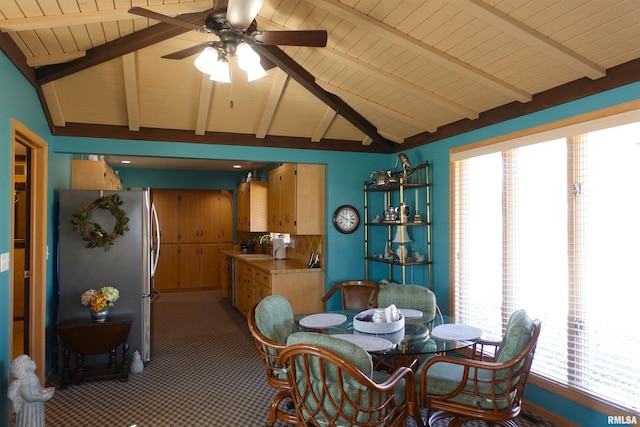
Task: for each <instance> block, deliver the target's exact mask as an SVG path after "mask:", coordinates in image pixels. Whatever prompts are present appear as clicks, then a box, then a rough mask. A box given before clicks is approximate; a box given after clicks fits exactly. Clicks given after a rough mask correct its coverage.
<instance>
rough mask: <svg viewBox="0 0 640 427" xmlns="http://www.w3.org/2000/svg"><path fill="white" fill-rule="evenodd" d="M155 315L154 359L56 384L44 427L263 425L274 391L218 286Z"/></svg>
mask: <svg viewBox="0 0 640 427" xmlns="http://www.w3.org/2000/svg"><path fill="white" fill-rule="evenodd" d="M153 316H154V324H153V327H154V347H153V353H152V360H151V362H150V363H149V364H148V365H147V366H146V367H145V369H144V371H143V372H142V373H141V374H136V375H131V376H130V377H129V381H127V382H119V381H97V382H90V383H85V384H82V385H72V386H69V387H68V388H67V389H66V390H57V391H56V394H55V395H54V397H53V398H52V399H51V400H50V401H49V402H47V403H46V406H45V413H46V425H47V426H48V427H73V426H82V427H89V426H106V427H112V426H113V427H116V426H117V427H127V426H133V425H135V426H138V427H165V426H166V427H180V426H199V427H205V426H211V427H218V426H219V427H235V426H238V427H251V426H265V425H266V422H267V419H268V406H269V402H270V400H271V397H272V396H273V394H274V392H273V390H272V389H271V388H270V387H268V386H267V384H266V379H265V373H264V371H263V368H262V366H261V364H260V361H259V359H258V353H257V350H256V349H255V347H254V344H253V340H252V338H251V335H250V334H249V331H248V329H247V325H246V320H245V319H244V317H242V315H241V314H240V313H239V312H237V311H236V310H235V309H233V308H232V307H231V306H230V304H229V303H228V301H227V300H225V299H224V298H222V296H221V294H220V293H219V292H216V291H208V292H190V293H167V294H163V295H162V296H161V297H160V299H159V300H158V301H157V302H156V303H155V304H154V312H153ZM51 385H54V386H57V385H58V384H57V382H55V380H54V383H53V384H51ZM518 422H519V425H520V426H521V427H530V426H549V425H550V424H546V423H544V422H541V423H537V424H536V423H535V422H532V421H529V420H527V419H524V418H523V417H520V419H519V421H518ZM285 425H286V424H281V423H277V424H276V426H285ZM409 425H412V424H411V423H410V424H409ZM478 425H481V424H478Z"/></svg>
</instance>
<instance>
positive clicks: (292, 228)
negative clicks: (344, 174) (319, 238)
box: [268, 163, 324, 235]
mask: <svg viewBox="0 0 640 427" xmlns="http://www.w3.org/2000/svg"><path fill="white" fill-rule="evenodd" d="M268 213H269V224H268V227H269V231H271V232H279V233H290V234H298V235H305V234H306V235H313V234H324V165H310V164H296V163H286V164H284V165H282V166H280V167H277V168H276V169H273V170H272V171H271V172H269V203H268Z"/></svg>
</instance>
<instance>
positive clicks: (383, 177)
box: [369, 171, 389, 187]
mask: <svg viewBox="0 0 640 427" xmlns="http://www.w3.org/2000/svg"><path fill="white" fill-rule="evenodd" d="M369 177H370V178H371V182H372V183H373V185H375V186H376V187H377V186H380V185H387V184H388V183H389V175H388V174H387V172H385V171H373V172H371V175H370V176H369Z"/></svg>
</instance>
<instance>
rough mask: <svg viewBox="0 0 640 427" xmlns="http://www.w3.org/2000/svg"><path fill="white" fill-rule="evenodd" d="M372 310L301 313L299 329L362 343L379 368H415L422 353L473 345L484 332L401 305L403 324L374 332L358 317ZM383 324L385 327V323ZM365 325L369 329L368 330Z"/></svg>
mask: <svg viewBox="0 0 640 427" xmlns="http://www.w3.org/2000/svg"><path fill="white" fill-rule="evenodd" d="M372 310H373V309H369V310H337V311H327V312H323V313H312V314H307V315H298V316H296V322H297V324H298V327H299V328H300V330H303V331H316V332H321V333H325V334H329V335H334V336H336V337H337V338H341V339H344V340H346V341H350V342H353V343H355V344H357V345H359V346H361V347H363V348H364V349H365V350H366V351H367V352H369V353H370V354H371V355H372V356H373V357H374V361H375V362H376V364H377V366H376V369H378V370H380V368H383V367H385V365H386V368H387V369H388V370H392V369H393V368H395V367H398V366H407V367H411V368H413V369H415V368H416V367H417V366H416V362H417V361H419V360H420V359H421V358H423V357H422V356H429V355H436V354H445V353H449V352H452V351H457V350H461V349H464V348H466V347H470V346H471V345H473V343H474V342H475V341H476V340H478V339H479V338H480V336H481V335H482V331H481V330H480V329H479V328H476V327H473V326H469V325H461V324H456V323H455V322H454V321H453V319H452V318H450V317H449V316H446V315H442V314H440V313H439V312H438V313H436V314H435V315H424V313H422V312H420V311H418V310H410V309H402V308H400V309H399V311H400V313H401V314H402V317H404V325H403V326H402V327H401V328H399V329H397V330H394V331H392V332H385V331H378V332H371V327H372V326H374V325H366V324H363V323H362V322H358V319H364V318H365V317H366V316H367V314H370V313H371V312H372ZM354 323H355V324H356V326H355V327H354ZM357 325H360V327H358V326H357ZM362 326H368V328H362ZM380 326H381V329H384V325H380ZM362 329H367V332H364V331H363V330H362ZM373 329H375V326H374V327H373Z"/></svg>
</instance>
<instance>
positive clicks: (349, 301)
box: [322, 280, 379, 311]
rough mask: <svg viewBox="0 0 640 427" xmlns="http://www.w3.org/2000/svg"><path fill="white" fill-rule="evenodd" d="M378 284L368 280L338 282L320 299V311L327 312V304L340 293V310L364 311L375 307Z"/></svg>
mask: <svg viewBox="0 0 640 427" xmlns="http://www.w3.org/2000/svg"><path fill="white" fill-rule="evenodd" d="M378 289H379V288H378V284H377V283H375V282H371V281H368V280H345V281H343V282H338V283H336V284H335V285H333V286H332V287H331V289H329V290H328V291H327V293H326V294H324V296H323V297H322V311H327V302H329V300H330V299H331V297H332V296H333V295H334V294H335V293H336V292H340V296H341V300H342V310H366V309H368V308H371V307H376V305H377V304H376V298H377V296H378Z"/></svg>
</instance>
